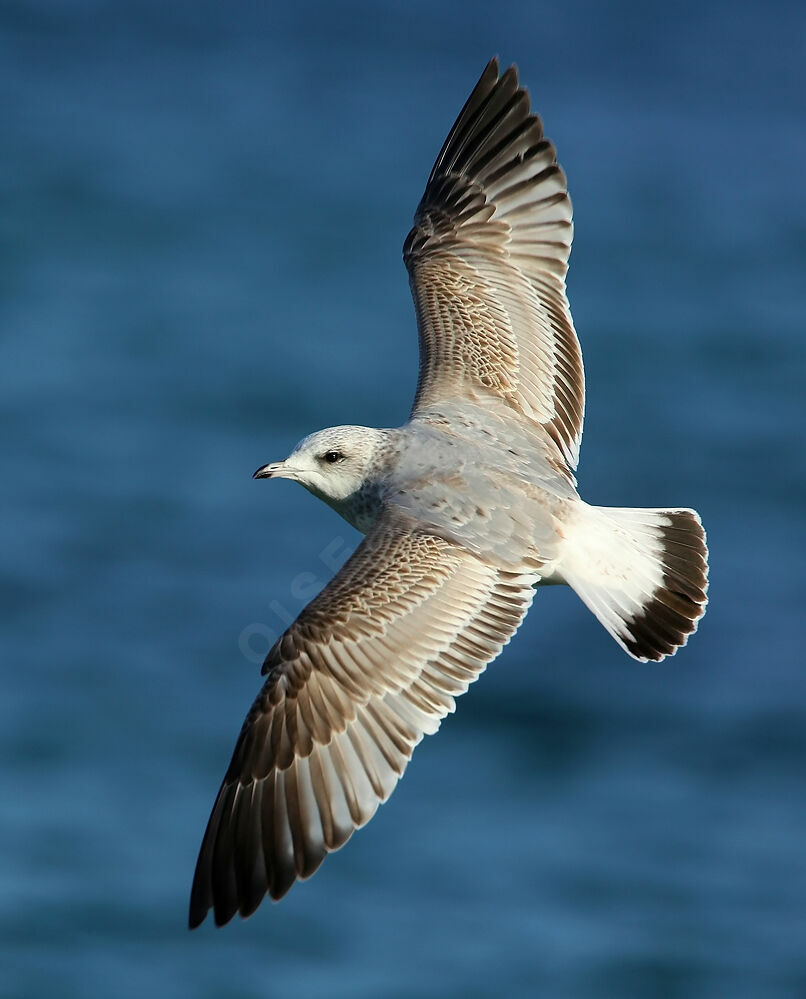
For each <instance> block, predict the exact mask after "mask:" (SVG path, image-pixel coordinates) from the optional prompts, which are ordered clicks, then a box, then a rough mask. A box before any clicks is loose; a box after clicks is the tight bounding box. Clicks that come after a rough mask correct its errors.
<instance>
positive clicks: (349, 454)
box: [253, 427, 385, 504]
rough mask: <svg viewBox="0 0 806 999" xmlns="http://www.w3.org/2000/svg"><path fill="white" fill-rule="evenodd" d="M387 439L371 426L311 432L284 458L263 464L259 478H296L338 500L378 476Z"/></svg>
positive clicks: (318, 493) (317, 492)
mask: <svg viewBox="0 0 806 999" xmlns="http://www.w3.org/2000/svg"><path fill="white" fill-rule="evenodd" d="M384 440H385V435H384V433H383V431H380V430H373V429H370V428H369V427H329V428H328V429H327V430H318V431H317V432H316V433H315V434H310V435H309V436H308V437H305V438H304V439H303V440H301V441H300V442H299V444H297V446H296V447H295V448H294V450H293V451H292V452H291V454H290V455H289V456H288V457H287V458H286V459H285V460H284V461H274V462H271V463H270V464H268V465H262V466H261V467H260V468H259V469H258V470H257V471H256V472H255V474H254V476H253V477H254V478H256V479H293V480H294V482H299V483H300V484H301V485H303V486H305V488H306V489H307V490H309V491H310V492H312V493H313V494H314V495H315V496H318V497H319V498H320V499H323V500H325V502H327V503H331V504H338V503H341V502H343V501H344V500H346V499H347V498H348V497H350V496H352V495H354V494H355V493H357V492H358V491H359V489H361V487H362V486H364V485H365V484H366V483H367V482H368V481H371V480H372V478H373V477H374V475H373V473H374V471H375V468H376V465H377V461H378V458H379V454H380V451H381V450H382V445H383V442H384Z"/></svg>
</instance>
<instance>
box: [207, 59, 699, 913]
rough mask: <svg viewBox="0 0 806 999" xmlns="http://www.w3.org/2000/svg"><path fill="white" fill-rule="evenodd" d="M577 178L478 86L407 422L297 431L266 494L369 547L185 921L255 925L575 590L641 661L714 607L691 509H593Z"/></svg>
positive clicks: (291, 676) (435, 185)
mask: <svg viewBox="0 0 806 999" xmlns="http://www.w3.org/2000/svg"><path fill="white" fill-rule="evenodd" d="M571 236H572V221H571V202H570V199H569V197H568V192H567V188H566V180H565V175H564V173H563V171H562V169H561V168H560V166H559V165H558V163H557V159H556V153H555V149H554V146H553V145H552V143H551V142H550V141H549V140H548V139H546V138H545V137H544V135H543V127H542V124H541V121H540V118H539V117H538V116H537V115H536V114H534V113H532V112H531V111H530V107H529V96H528V94H527V92H526V91H525V90H524V89H522V88H521V87H520V85H519V82H518V75H517V70H516V68H515V67H514V66H513V67H511V68H510V69H508V70H506V72H504V73H503V74H501V75H499V70H498V63H497V61H496V60H495V59H493V60H492V61H491V62H490V63H489V64H488V65H487V67H486V69H485V70H484V73H483V74H482V76H481V79H480V80H479V82H478V84H477V85H476V87H475V89H474V90H473V92H472V93H471V95H470V97H469V98H468V100H467V103H466V104H465V106H464V108H463V109H462V111H461V113H460V115H459V117H458V118H457V120H456V123H455V124H454V126H453V128H452V129H451V131H450V133H449V135H448V138H447V139H446V140H445V144H444V145H443V147H442V149H441V151H440V153H439V156H438V157H437V160H436V163H435V164H434V168H433V170H432V171H431V175H430V177H429V178H428V183H427V185H426V188H425V193H424V195H423V197H422V200H421V201H420V204H419V206H418V208H417V212H416V214H415V216H414V227H413V228H412V230H411V232H410V233H409V235H408V237H407V239H406V241H405V244H404V247H403V258H404V261H405V264H406V267H407V269H408V273H409V279H410V284H411V290H412V295H413V298H414V307H415V311H416V316H417V327H418V331H419V342H420V370H419V377H418V380H417V390H416V393H415V398H414V404H413V407H412V410H411V415H410V418H409V422H408V423H406V425H405V426H403V427H400V428H397V429H390V430H376V429H371V428H368V427H355V426H342V427H333V428H330V429H327V430H321V431H319V432H317V433H314V434H311V435H310V436H308V437H306V438H304V440H302V441H301V442H300V443H299V444H298V445H297V446H296V447H295V448H294V450H293V451H292V452H291V454H290V455H289V456H288V457H287V458H286V459H285V460H284V461H277V462H272V463H271V464H268V465H263V466H262V467H261V468H259V469H258V470H257V472H255V478H259V479H269V478H275V479H276V478H285V479H291V480H293V481H295V482H299V483H300V484H301V485H303V486H304V487H305V488H306V489H308V490H309V491H310V492H312V493H313V494H314V495H315V496H318V497H319V498H320V499H322V500H324V501H325V503H328V504H329V505H330V506H331V507H333V509H334V510H336V511H337V512H338V513H339V514H340V515H341V516H342V517H344V519H345V520H347V521H348V522H349V523H350V524H352V525H353V526H354V527H356V528H357V529H358V530H359V531H360V532H361V533H362V534H364V535H365V537H364V540H363V541H362V543H361V544H360V546H359V547H358V549H357V550H356V551H355V553H354V554H353V556H352V557H351V558H350V559H349V560H348V561H347V562H346V563H345V565H344V567H343V568H342V569H341V571H340V572H339V573H338V574H337V575H336V576H335V577H334V578H333V579H332V580H331V582H330V583H329V584H328V585H327V586H326V587H325V588H324V589H323V590H322V592H321V593H320V594H319V595H318V596H317V597H315V598H314V599H313V600H312V601H311V603H310V604H308V606H307V607H305V609H304V610H303V611H302V613H301V614H300V615H299V617H298V618H297V619H296V621H295V622H294V623H293V624H292V625H291V626H290V627H289V628H288V630H287V631H286V632H285V633H284V634H283V635H282V637H281V638H280V639H279V640H278V641H277V643H276V644H275V645H274V647H273V648H272V649H271V650H270V651H269V654H268V656H267V657H266V661H265V663H264V665H263V673H264V674H266V681H265V684H264V686H263V688H262V690H261V691H260V693H259V694H258V696H257V699H256V700H255V702H254V704H253V705H252V708H251V709H250V711H249V713H248V715H247V716H246V720H245V721H244V724H243V727H242V729H241V733H240V736H239V737H238V741H237V743H236V746H235V750H234V752H233V755H232V761H231V762H230V765H229V768H228V769H227V772H226V775H225V777H224V780H223V783H222V785H221V789H220V791H219V792H218V797H217V798H216V802H215V805H214V806H213V811H212V814H211V816H210V820H209V823H208V825H207V830H206V832H205V834H204V839H203V841H202V845H201V850H200V853H199V859H198V863H197V866H196V873H195V877H194V880H193V888H192V891H191V899H190V920H189V921H190V927H191V928H194V927H196V926H198V925H199V924H200V923H201V922H202V921H203V920H204V919H205V917H206V915H207V913H208V911H209V910H210V909H211V908H212V909H213V913H214V918H215V922H216V924H217V925H219V926H220V925H222V924H224V923H227V922H228V921H229V920H230V919H231V918H232V917H233V916H234V915H235V914H236V913H239V914H240V915H241V916H243V917H246V916H249V915H251V914H252V913H253V912H254V911H255V910H256V909H257V907H258V905H259V904H260V902H261V901H262V900H263V898H264V897H265V896H266V895H267V894H268V895H269V896H271V898H272V899H275V900H276V899H279V898H281V897H282V896H283V895H285V894H286V892H287V891H288V890H289V889H290V888H291V886H292V885H293V884H294V882H295V881H297V880H298V879H304V878H308V877H310V876H311V875H312V874H313V873H314V872H315V871H316V870H317V868H318V867H319V865H320V864H321V863H322V861H323V860H324V858H325V856H326V855H327V854H328V853H330V852H332V851H334V850H338V849H339V848H340V847H342V846H343V845H344V844H345V843H346V842H347V840H348V839H349V838H350V837H351V836H352V834H353V832H354V831H355V830H356V829H358V828H360V827H361V826H363V825H365V824H366V823H367V822H368V821H369V820H370V819H371V818H372V816H373V815H374V814H375V811H376V809H377V808H378V805H379V804H380V803H381V802H384V801H386V799H387V798H388V797H389V795H390V794H391V793H392V791H393V790H394V788H395V786H396V784H397V782H398V780H399V779H400V777H401V776H402V774H403V772H404V770H405V768H406V765H407V764H408V761H409V759H410V757H411V755H412V752H413V750H414V747H415V746H416V745H417V744H418V743H419V742H420V740H421V739H422V738H423V736H424V735H430V734H433V733H434V732H436V731H437V729H438V728H439V725H440V722H441V721H442V719H443V718H444V717H445V716H446V715H447V714H448V713H449V712H452V711H453V710H454V708H455V699H456V697H458V696H459V695H460V694H463V693H464V692H465V691H466V690H467V688H468V685H469V684H470V683H472V682H473V681H474V680H475V679H476V678H477V677H478V676H479V675H480V674H481V673H482V672H483V670H484V669H485V668H486V666H487V664H488V663H489V662H491V661H492V660H493V659H494V658H495V657H496V656H497V655H498V654H499V653H500V652H501V650H502V648H503V647H504V646H505V645H506V644H507V642H509V640H510V639H511V638H512V636H513V635H514V634H515V632H516V630H517V629H518V626H519V625H520V623H521V621H522V620H523V618H524V616H525V614H526V612H527V610H528V609H529V606H530V604H531V602H532V598H533V596H534V594H535V591H536V588H537V587H539V586H542V585H547V584H556V583H564V584H567V585H569V586H571V587H572V588H573V589H574V590H575V591H576V593H577V594H578V595H579V597H581V599H582V600H583V602H584V603H585V604H586V605H587V606H588V608H589V609H590V610H591V611H592V612H593V613H594V614H595V615H596V617H597V618H598V619H599V621H600V622H601V623H602V624H603V625H604V627H605V628H606V629H607V631H608V632H609V633H610V635H612V637H613V638H614V639H615V640H616V642H618V644H619V645H620V646H621V647H622V649H624V650H625V651H626V652H628V653H629V654H630V655H631V656H633V657H634V658H636V659H638V660H640V661H642V662H646V661H648V660H653V661H659V660H661V659H663V658H664V657H665V656H668V655H671V654H673V653H674V652H675V651H676V650H677V648H679V647H680V646H682V645H684V644H685V643H686V640H687V639H688V636H689V635H690V634H691V633H692V632H693V631H694V630H695V629H696V627H697V623H698V620H699V618H700V617H701V616H702V614H703V612H704V610H705V605H706V589H707V573H708V565H707V555H708V552H707V547H706V543H705V534H704V532H703V529H702V525H701V522H700V518H699V516H698V515H697V513H696V512H695V511H694V510H689V509H629V508H614V507H598V506H591V505H588V504H587V503H585V502H583V500H581V499H580V497H579V494H578V492H577V486H576V478H575V474H574V473H575V470H576V466H577V459H578V455H579V443H580V438H581V436H582V420H583V411H584V398H585V387H584V375H583V368H582V355H581V352H580V347H579V342H578V340H577V337H576V333H575V331H574V325H573V322H572V320H571V313H570V310H569V305H568V300H567V298H566V293H565V276H566V271H567V269H568V257H569V253H570V250H571Z"/></svg>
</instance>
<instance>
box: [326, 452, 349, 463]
mask: <svg viewBox="0 0 806 999" xmlns="http://www.w3.org/2000/svg"><path fill="white" fill-rule="evenodd" d="M323 457H324V459H325V461H326V462H327V463H328V465H335V464H336V462H337V461H341V460H342V458H343V457H344V455H343V454H342V453H341V451H325V453H324V456H323Z"/></svg>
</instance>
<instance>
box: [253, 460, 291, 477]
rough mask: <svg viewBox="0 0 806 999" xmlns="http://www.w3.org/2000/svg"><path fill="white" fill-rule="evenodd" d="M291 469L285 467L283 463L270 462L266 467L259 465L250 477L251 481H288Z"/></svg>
mask: <svg viewBox="0 0 806 999" xmlns="http://www.w3.org/2000/svg"><path fill="white" fill-rule="evenodd" d="M291 477H292V473H291V469H290V468H286V467H285V462H284V461H272V462H270V463H269V464H268V465H261V466H260V468H259V469H258V470H257V471H256V472H255V474H254V475H253V476H252V478H253V479H290V478H291Z"/></svg>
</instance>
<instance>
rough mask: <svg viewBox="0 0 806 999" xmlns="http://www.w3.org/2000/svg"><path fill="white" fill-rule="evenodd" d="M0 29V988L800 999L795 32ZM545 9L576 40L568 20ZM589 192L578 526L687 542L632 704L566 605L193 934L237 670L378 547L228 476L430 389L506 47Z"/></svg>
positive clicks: (804, 792)
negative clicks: (464, 124)
mask: <svg viewBox="0 0 806 999" xmlns="http://www.w3.org/2000/svg"><path fill="white" fill-rule="evenodd" d="M493 6H494V5H492V4H484V5H482V4H468V3H459V2H458V0H457V2H448V3H442V4H432V3H425V2H419V3H414V4H407V5H406V6H405V7H403V6H402V5H401V6H400V7H399V9H397V10H392V9H386V8H385V7H382V6H381V5H374V4H370V3H363V4H362V3H354V4H341V5H331V4H326V3H302V4H296V5H294V7H293V10H292V9H283V10H282V11H279V12H277V11H276V10H275V9H274V5H271V4H261V5H258V4H254V5H252V4H241V3H235V4H220V3H212V2H211V3H194V4H192V5H191V4H188V5H175V4H172V5H167V4H163V3H157V2H151V3H149V2H142V3H123V2H118V3H115V4H104V3H101V2H91V0H84V2H82V0H71V2H67V0H61V2H56V0H53V2H45V0H40V2H24V0H19V2H6V3H3V4H2V5H0V128H1V130H2V131H1V134H2V145H1V147H0V205H2V210H0V339H1V343H2V363H0V425H2V431H3V447H2V452H3V474H2V480H0V481H1V482H2V484H1V485H0V490H2V497H3V500H2V502H3V517H2V529H1V530H2V535H1V536H0V589H1V592H2V609H3V651H2V659H3V664H2V665H3V672H2V676H3V696H2V699H1V700H0V740H2V756H1V757H0V758H1V759H2V778H1V779H2V786H0V856H1V857H2V862H1V863H0V993H1V994H2V995H4V996H10V997H29V996H30V997H34V996H36V997H39V996H43V995H52V996H60V997H73V996H76V997H78V996H81V997H98V999H106V997H108V996H116V997H124V999H125V997H129V996H132V997H134V996H136V997H138V999H139V997H142V996H144V995H146V996H148V995H153V996H159V997H174V996H175V997H184V996H200V997H211V999H212V997H225V996H233V997H234V996H238V997H253V996H261V997H262V996H280V995H293V996H296V997H299V999H306V997H314V996H326V997H355V996H361V997H390V999H391V997H400V999H403V997H408V996H415V995H416V996H456V997H483V996H493V995H496V996H499V995H506V996H550V997H559V999H565V997H568V999H572V997H573V999H580V997H581V999H585V997H594V996H596V997H598V996H615V997H628V999H629V997H678V996H679V997H686V999H688V997H694V999H703V997H724V996H730V997H734V999H745V997H747V999H749V997H753V999H756V997H758V999H778V997H790V996H791V997H795V996H802V995H806V845H805V844H806V785H805V784H804V775H805V774H806V656H805V655H804V649H803V646H804V641H803V627H804V618H803V606H804V600H806V573H804V568H803V558H804V550H805V544H806V531H804V513H806V464H805V463H804V459H803V434H804V429H805V428H804V422H805V421H804V402H803V398H804V394H803V378H804V374H806V346H805V345H804V317H805V316H806V282H804V278H803V275H804V270H806V183H805V182H804V170H805V169H806V131H804V121H806V98H805V97H804V95H805V94H806V70H805V69H804V67H805V66H806V9H804V7H803V5H802V4H796V3H791V4H783V3H765V4H732V3H724V4H721V3H713V4H709V5H693V4H692V5H688V4H683V5H675V6H674V7H669V6H665V7H661V6H660V5H654V4H638V3H636V4H629V3H627V4H610V5H603V4H596V3H593V2H592V0H591V2H590V3H584V2H572V3H568V4H564V5H558V4H539V3H535V4H525V3H524V4H512V5H509V6H508V9H507V10H506V11H497V12H494V11H493V10H492V8H493ZM558 8H559V9H558ZM495 52H498V53H500V55H501V57H502V59H503V60H504V61H505V62H508V61H510V60H517V62H518V63H519V66H520V69H521V75H522V77H523V79H524V81H525V82H526V83H527V84H528V85H529V87H530V89H531V91H532V94H533V98H534V103H535V105H536V106H537V107H538V108H539V110H540V111H541V112H542V114H543V116H544V118H545V121H546V128H547V131H548V134H549V135H550V136H551V137H552V138H553V139H554V140H555V142H556V143H557V146H558V148H559V151H560V158H561V161H562V163H563V165H564V166H565V168H566V171H567V173H568V176H569V183H570V188H571V192H572V196H573V199H574V205H575V214H576V222H577V229H576V242H575V248H574V253H573V256H572V268H571V273H570V279H569V293H570V298H571V303H572V307H573V311H574V316H575V319H576V325H577V329H578V330H579V333H580V336H581V339H582V344H583V349H584V352H585V359H586V365H587V372H588V380H589V401H588V410H587V426H586V433H585V440H584V442H583V448H582V462H581V467H580V480H581V487H582V491H583V494H584V495H585V496H586V497H587V498H588V499H589V500H590V501H592V502H596V503H616V504H629V505H639V504H643V505H652V506H659V505H675V504H680V505H692V506H696V507H698V508H699V509H700V511H701V512H702V515H703V518H704V521H705V524H706V526H707V528H708V531H709V540H710V544H711V551H712V577H711V578H712V585H711V604H710V608H709V611H708V614H707V616H706V618H705V619H704V621H703V624H702V626H701V628H700V631H699V633H698V634H697V635H696V637H695V638H694V640H693V641H692V643H691V645H690V647H689V648H687V649H686V650H684V652H683V653H682V654H680V655H679V657H678V658H676V659H675V660H673V661H671V662H668V663H666V664H663V665H661V666H658V667H651V666H641V665H639V664H637V663H634V662H631V661H629V660H628V659H627V657H626V656H625V655H624V654H623V653H622V652H620V650H619V649H618V648H617V647H616V645H615V644H614V643H613V642H612V641H611V640H610V638H609V637H608V636H607V635H606V634H605V632H604V630H603V629H601V627H600V626H599V625H598V624H597V623H596V622H595V621H594V619H593V617H592V616H591V615H589V614H588V612H587V611H586V610H585V609H584V607H583V606H582V604H581V603H580V602H579V601H578V600H577V599H576V598H575V597H574V596H573V594H571V593H570V592H567V591H564V590H562V591H561V590H551V591H549V592H545V593H542V594H540V596H539V597H538V599H537V600H536V602H535V605H534V608H533V611H532V613H531V614H530V617H529V619H528V622H527V623H526V625H525V627H524V628H523V630H522V632H521V633H520V634H519V635H518V638H517V640H516V641H514V642H513V644H512V645H511V647H510V648H509V649H508V650H507V651H506V653H505V655H504V656H503V657H502V658H501V659H500V660H499V661H498V662H496V664H495V665H494V668H491V670H490V671H489V673H488V674H487V675H486V676H485V677H484V678H483V679H482V681H481V682H480V683H479V684H478V685H477V686H476V687H474V688H473V690H472V691H471V692H470V693H469V694H468V695H467V697H465V698H464V699H463V700H462V701H461V702H460V704H459V710H458V712H457V715H456V716H455V717H452V718H450V719H448V721H447V722H446V723H445V725H444V726H443V729H442V731H441V733H440V735H439V737H438V738H436V739H429V740H426V742H425V743H424V744H423V745H422V746H421V747H420V748H419V749H418V750H417V752H416V754H415V757H414V760H413V763H412V765H411V767H410V769H409V771H408V773H407V775H406V777H405V779H404V780H403V782H402V784H401V785H400V787H399V788H398V790H397V791H396V792H395V794H394V796H393V797H392V799H391V801H390V802H389V803H388V804H387V805H385V806H384V807H383V808H382V809H381V810H380V812H379V813H378V815H377V816H376V818H375V819H374V820H373V821H372V823H371V824H370V825H369V827H368V828H367V829H366V830H364V831H362V832H360V833H359V834H358V835H357V836H356V837H355V839H354V840H353V841H352V842H351V843H350V844H349V846H348V847H347V848H346V849H345V850H344V851H342V852H341V853H339V854H338V855H336V856H334V857H331V858H330V859H329V860H328V861H327V862H326V863H325V865H324V867H323V868H322V870H321V871H320V872H319V873H318V874H317V876H316V877H315V878H314V879H313V880H312V881H311V882H309V883H307V884H304V885H301V886H298V887H297V888H295V889H294V890H293V891H292V893H291V894H290V896H289V897H288V898H287V899H286V900H284V901H283V902H282V903H281V904H280V905H279V906H274V907H273V906H271V905H269V904H265V905H264V906H263V907H262V908H261V909H260V910H259V912H258V913H257V914H256V916H255V917H253V918H252V919H251V920H249V921H248V922H246V923H243V922H241V921H240V920H238V921H236V922H234V923H233V924H232V925H230V926H228V927H227V928H226V929H225V930H223V931H214V930H213V929H212V927H211V926H209V925H205V927H204V928H203V929H202V930H201V931H198V932H196V933H194V934H192V935H191V934H189V933H188V932H187V930H186V928H185V926H186V905H187V898H188V892H189V887H190V880H191V875H192V872H193V865H194V863H195V859H196V851H197V849H198V846H199V842H200V838H201V834H202V832H203V829H204V825H205V822H206V820H207V816H208V812H209V808H210V806H211V804H212V801H213V798H214V795H215V792H216V789H217V786H218V782H219V780H220V777H221V775H222V773H223V770H224V768H225V766H226V763H227V761H228V759H229V754H230V752H231V749H232V745H233V742H234V739H235V736H236V734H237V732H238V729H239V726H240V724H241V720H242V718H243V715H244V713H245V711H246V709H247V707H248V705H249V703H250V702H251V699H252V697H253V695H254V693H255V691H256V690H257V688H258V685H259V677H258V666H257V663H258V660H259V659H260V658H261V657H262V654H263V653H264V652H265V650H266V647H267V643H268V641H269V640H270V639H271V638H272V636H274V635H276V634H277V633H279V632H280V631H281V630H282V629H283V627H284V623H285V619H286V618H287V617H288V616H289V615H292V616H293V615H294V614H295V613H296V612H297V611H298V610H299V608H300V607H301V606H302V605H303V604H304V602H305V601H306V600H307V598H308V597H309V596H310V594H311V592H313V591H314V590H315V589H316V588H317V587H318V586H319V585H321V584H323V583H324V582H325V581H326V580H327V578H328V577H329V575H330V572H331V567H332V565H333V564H335V563H336V562H338V561H339V560H341V559H343V558H344V555H345V554H346V551H347V549H348V548H349V547H351V546H353V545H354V544H355V543H356V537H355V535H354V533H353V532H352V531H351V529H350V528H349V527H348V526H347V525H346V524H344V523H343V522H341V521H340V520H339V519H338V518H337V517H336V515H335V514H334V513H333V512H332V511H330V510H328V509H327V508H326V507H325V506H324V505H322V504H320V503H318V502H317V501H316V500H315V499H313V497H310V496H308V495H307V494H305V493H304V492H303V491H302V490H300V489H299V487H295V486H292V485H290V484H288V483H263V482H258V483H256V482H253V481H252V480H251V478H250V475H251V473H252V471H253V470H254V469H255V468H256V467H257V466H258V465H260V464H262V463H264V462H265V461H268V460H271V459H275V458H279V457H282V456H284V455H285V454H286V453H287V452H288V450H289V449H290V447H291V446H292V445H293V444H294V443H295V442H296V440H297V439H299V438H300V437H302V436H303V435H304V434H306V433H307V432H309V431H311V430H313V429H316V428H318V427H321V426H327V425H332V424H337V423H342V422H350V423H366V424H370V425H380V426H394V425H397V424H399V423H401V422H402V421H403V420H404V419H405V418H406V415H407V412H408V406H409V402H410V399H411V396H412V393H413V387H414V381H415V372H416V336H415V328H414V318H413V310H412V307H411V304H410V301H409V295H408V288H407V281H406V276H405V272H404V269H403V265H402V263H401V260H400V248H401V245H402V241H403V238H404V236H405V234H406V233H407V231H408V228H409V225H410V219H411V215H412V212H413V209H414V206H415V204H416V202H417V200H418V198H419V196H420V194H421V191H422V188H423V186H424V182H425V179H426V176H427V174H428V171H429V169H430V167H431V163H432V161H433V159H434V156H435V154H436V152H437V150H438V149H439V146H440V144H441V142H442V140H443V138H444V135H445V133H446V130H447V128H448V127H449V126H450V124H451V122H452V120H453V118H454V116H455V114H456V112H457V111H458V109H459V108H460V106H461V104H462V102H463V101H464V99H465V97H466V95H467V93H468V92H469V90H470V88H471V87H472V85H473V84H474V82H475V80H476V78H477V76H478V75H479V73H480V72H481V69H482V68H483V66H484V64H485V62H486V61H487V59H488V58H489V56H490V55H491V54H493V53H495Z"/></svg>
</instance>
